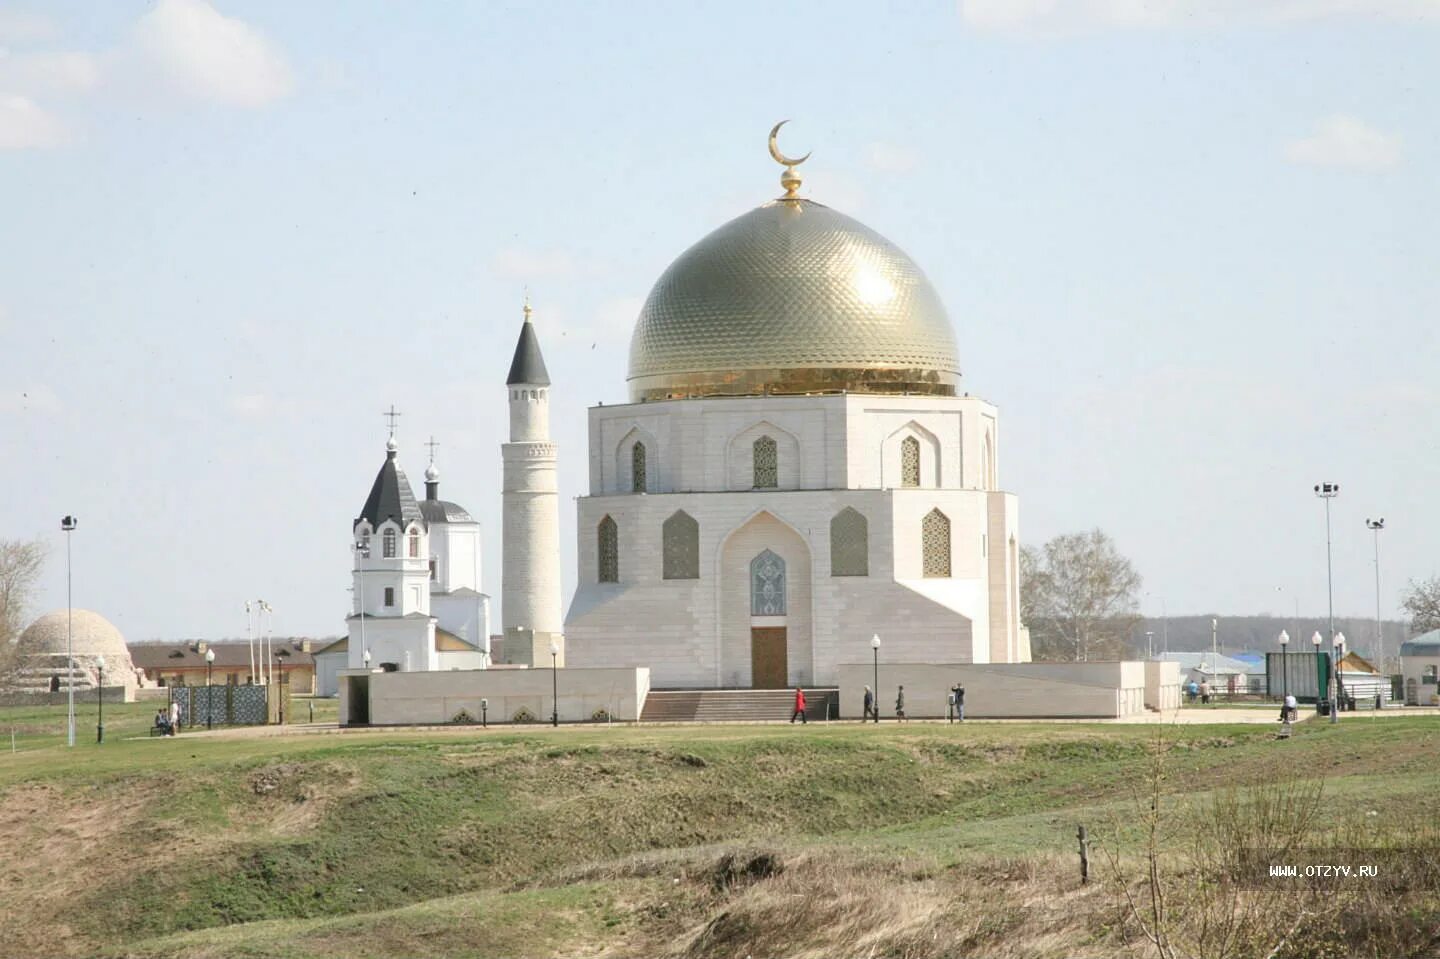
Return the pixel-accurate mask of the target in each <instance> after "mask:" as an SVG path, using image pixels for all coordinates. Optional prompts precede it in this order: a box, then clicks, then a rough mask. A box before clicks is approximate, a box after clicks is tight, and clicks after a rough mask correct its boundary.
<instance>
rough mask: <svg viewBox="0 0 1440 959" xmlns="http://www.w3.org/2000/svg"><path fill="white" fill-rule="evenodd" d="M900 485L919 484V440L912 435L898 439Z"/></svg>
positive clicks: (911, 485)
mask: <svg viewBox="0 0 1440 959" xmlns="http://www.w3.org/2000/svg"><path fill="white" fill-rule="evenodd" d="M900 485H901V486H904V487H914V486H919V485H920V441H919V440H917V439H916V438H915V437H913V436H907V437H905V438H904V439H903V440H901V441H900Z"/></svg>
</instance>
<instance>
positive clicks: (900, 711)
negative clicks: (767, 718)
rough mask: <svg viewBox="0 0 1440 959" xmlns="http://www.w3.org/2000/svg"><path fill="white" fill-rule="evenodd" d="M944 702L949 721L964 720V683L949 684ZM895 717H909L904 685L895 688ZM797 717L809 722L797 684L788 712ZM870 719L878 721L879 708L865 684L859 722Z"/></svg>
mask: <svg viewBox="0 0 1440 959" xmlns="http://www.w3.org/2000/svg"><path fill="white" fill-rule="evenodd" d="M945 703H946V706H947V717H948V719H949V720H950V722H952V723H954V722H961V723H963V722H964V721H965V684H964V683H956V684H955V685H954V686H951V687H950V689H949V690H948V691H947V693H946V695H945ZM895 718H896V719H897V720H898V721H900V722H902V723H903V722H908V721H909V718H908V717H907V716H906V715H905V687H904V686H900V687H899V688H898V689H896V690H895ZM797 719H798V720H800V722H801V723H802V724H804V723H808V722H809V719H807V718H806V716H805V690H803V689H801V688H800V687H799V686H796V687H795V709H794V711H793V712H791V713H790V722H791V723H794V722H795V720H797ZM871 720H874V721H875V722H877V723H878V722H879V721H880V710H879V708H878V707H877V705H876V702H875V693H874V692H872V691H871V689H870V687H869V686H866V687H865V715H864V718H863V719H861V722H869V721H871Z"/></svg>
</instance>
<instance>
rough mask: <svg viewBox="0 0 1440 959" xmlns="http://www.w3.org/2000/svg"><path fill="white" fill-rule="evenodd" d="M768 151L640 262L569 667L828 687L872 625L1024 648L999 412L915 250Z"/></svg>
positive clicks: (990, 651) (603, 439)
mask: <svg viewBox="0 0 1440 959" xmlns="http://www.w3.org/2000/svg"><path fill="white" fill-rule="evenodd" d="M776 129H777V130H778V129H779V128H778V127H777V128H776ZM771 153H772V155H773V156H774V157H775V159H776V160H777V161H779V162H780V163H782V164H783V165H784V166H785V172H784V174H783V175H782V177H781V185H782V186H783V187H784V189H785V193H784V195H783V196H781V197H780V198H778V199H776V200H773V201H771V202H769V203H766V204H764V205H763V206H761V207H759V208H757V209H754V210H752V211H750V212H749V213H746V214H744V215H742V216H740V217H738V218H736V219H734V220H732V221H730V222H729V223H727V224H725V225H724V226H721V227H720V228H719V229H717V230H715V231H714V232H713V233H711V234H710V235H708V236H706V237H705V238H703V239H702V240H700V241H699V242H698V243H696V244H695V245H694V246H692V247H690V249H688V250H686V251H685V252H684V253H682V254H681V255H680V257H679V258H678V259H677V260H675V261H674V263H672V264H671V265H670V267H669V268H668V269H667V270H666V271H665V272H664V273H663V274H662V275H661V276H660V278H659V280H658V281H657V282H656V283H655V286H654V288H653V289H652V290H651V292H650V295H649V297H648V299H647V300H646V301H645V304H644V307H643V308H642V310H641V313H640V316H639V318H638V320H637V322H636V325H635V330H634V334H633V337H632V339H631V346H630V368H629V373H628V375H627V377H626V379H627V382H628V384H629V394H630V396H629V402H628V403H625V404H620V405H609V406H596V407H592V408H591V409H590V410H589V446H590V450H589V453H590V456H589V473H590V481H589V482H590V490H589V495H586V496H582V497H580V498H579V501H578V514H579V517H578V539H579V577H578V588H577V589H576V592H575V596H574V598H573V600H572V602H571V604H570V608H569V612H568V615H567V616H566V620H565V625H564V634H565V641H566V646H567V657H568V663H569V665H571V666H580V667H601V666H636V667H648V668H649V669H650V675H651V682H652V685H653V686H654V687H656V688H667V687H669V688H676V687H760V688H776V687H784V686H793V685H832V684H835V683H836V682H837V681H838V676H839V670H838V667H839V665H840V664H842V663H868V662H870V660H871V657H872V637H874V636H879V637H881V642H882V644H883V647H884V654H883V655H884V658H885V660H886V661H887V662H889V663H896V662H902V663H904V662H909V663H957V664H959V663H972V664H987V663H995V664H998V663H1017V662H1028V661H1029V659H1030V650H1029V637H1028V633H1027V632H1026V631H1025V630H1024V629H1023V627H1022V626H1021V623H1020V615H1019V608H1020V600H1019V584H1018V577H1019V568H1018V567H1019V547H1018V544H1017V539H1016V536H1017V521H1018V504H1017V500H1016V497H1015V495H1014V494H1013V493H1008V492H1005V491H1004V490H1002V489H1001V487H1000V484H999V479H998V476H999V472H998V465H997V464H998V461H999V460H998V458H999V441H1000V428H999V415H998V411H997V410H996V408H995V407H994V406H993V405H991V404H990V403H987V402H985V401H984V400H982V399H980V398H978V397H972V396H970V395H969V394H968V393H964V392H962V391H961V389H960V385H961V383H960V362H959V353H958V350H957V347H956V341H955V334H954V330H953V329H952V327H951V325H950V321H949V319H948V318H947V316H946V313H945V309H944V306H943V305H942V304H941V302H940V298H939V296H938V295H937V293H936V291H935V289H934V288H933V287H932V286H931V284H930V282H929V281H928V280H927V279H926V277H925V275H924V273H923V272H921V270H920V268H919V267H918V266H917V265H916V264H915V263H914V262H913V261H912V260H911V259H910V258H909V257H908V256H906V255H905V253H904V252H902V251H901V250H900V249H899V248H898V247H897V246H895V245H894V244H893V243H891V242H890V241H889V240H887V239H886V238H885V237H883V236H881V235H879V234H878V233H876V232H875V231H874V230H871V229H869V228H868V227H866V226H865V225H863V224H861V223H858V222H856V221H855V220H853V219H851V218H849V217H847V216H845V215H844V214H842V213H839V212H837V211H835V210H832V209H830V208H829V207H827V206H824V205H822V204H820V203H817V202H815V201H813V200H809V199H805V198H802V197H801V196H799V194H798V188H799V186H800V178H799V176H798V175H797V173H796V170H795V167H796V165H797V163H798V162H799V161H794V160H790V159H788V158H786V157H784V156H783V155H781V154H780V153H779V152H778V150H776V148H775V139H774V132H773V131H772V134H771ZM803 159H804V158H802V160H803ZM507 468H508V467H507ZM508 520H509V516H508V514H507V523H508ZM507 564H508V557H507ZM507 575H509V570H508V565H507ZM508 605H509V597H508V593H507V598H506V606H507V608H508Z"/></svg>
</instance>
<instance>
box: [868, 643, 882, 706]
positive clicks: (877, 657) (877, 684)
mask: <svg viewBox="0 0 1440 959" xmlns="http://www.w3.org/2000/svg"><path fill="white" fill-rule="evenodd" d="M870 651H871V652H873V653H874V654H875V699H874V705H875V721H876V722H877V723H878V722H879V721H880V634H879V633H876V634H875V635H874V636H871V637H870Z"/></svg>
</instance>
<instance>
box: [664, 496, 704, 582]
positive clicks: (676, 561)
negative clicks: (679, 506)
mask: <svg viewBox="0 0 1440 959" xmlns="http://www.w3.org/2000/svg"><path fill="white" fill-rule="evenodd" d="M660 538H661V540H662V541H663V542H662V552H663V553H664V556H663V557H662V559H661V571H662V574H663V575H664V577H665V578H666V579H699V578H700V524H699V523H697V522H695V518H694V517H692V516H691V515H690V514H689V513H687V512H685V511H684V510H680V511H679V512H677V513H675V514H674V515H672V516H671V517H670V518H669V519H667V520H666V521H665V525H664V526H663V527H662V528H661V537H660Z"/></svg>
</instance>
